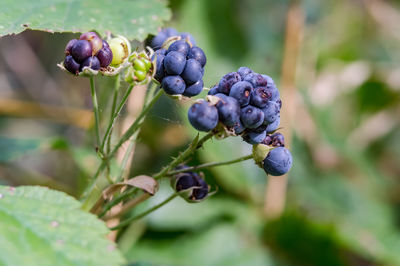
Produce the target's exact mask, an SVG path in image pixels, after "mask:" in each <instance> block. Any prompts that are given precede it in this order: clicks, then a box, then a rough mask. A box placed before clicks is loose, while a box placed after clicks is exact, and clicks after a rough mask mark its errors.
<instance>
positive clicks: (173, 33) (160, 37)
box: [150, 28, 196, 51]
mask: <svg viewBox="0 0 400 266" xmlns="http://www.w3.org/2000/svg"><path fill="white" fill-rule="evenodd" d="M178 36H180V37H181V38H182V39H184V40H186V41H189V42H190V44H191V45H193V46H195V45H196V40H195V39H194V38H193V36H192V35H191V34H190V33H188V32H182V33H179V32H178V31H177V30H176V29H174V28H165V29H162V30H161V31H159V32H158V34H157V35H156V36H155V37H154V38H153V39H151V41H150V47H151V48H153V50H154V51H156V50H158V49H160V48H161V47H162V45H163V43H164V42H165V41H166V40H167V39H168V38H171V37H178Z"/></svg>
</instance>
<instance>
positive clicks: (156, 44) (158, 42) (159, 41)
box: [150, 31, 168, 50]
mask: <svg viewBox="0 0 400 266" xmlns="http://www.w3.org/2000/svg"><path fill="white" fill-rule="evenodd" d="M167 38H168V36H167V34H166V33H165V32H164V31H160V32H159V33H158V34H157V35H156V36H155V37H154V38H153V39H152V40H151V43H150V46H151V48H153V49H154V50H158V49H160V48H161V47H162V45H163V43H164V42H165V40H166V39H167Z"/></svg>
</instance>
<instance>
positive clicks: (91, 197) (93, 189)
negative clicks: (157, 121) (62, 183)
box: [81, 90, 163, 210]
mask: <svg viewBox="0 0 400 266" xmlns="http://www.w3.org/2000/svg"><path fill="white" fill-rule="evenodd" d="M162 94H163V90H159V91H158V92H157V94H156V95H155V96H154V97H153V98H152V99H151V101H150V102H149V103H148V104H147V105H146V107H145V108H143V110H142V112H141V113H140V114H139V116H138V117H137V118H136V120H135V122H133V124H132V125H131V126H130V127H129V128H128V130H127V131H126V132H125V134H124V135H123V136H122V137H121V139H120V141H119V142H118V143H117V145H115V147H114V148H113V149H112V151H111V152H110V153H109V154H108V155H107V157H104V158H103V161H102V162H101V164H100V165H99V168H98V169H97V171H96V173H95V174H94V176H93V179H92V181H91V183H90V184H89V185H88V186H87V188H86V190H85V191H84V193H83V196H82V198H84V201H83V203H82V207H81V208H82V209H83V210H90V209H91V207H92V206H93V205H94V204H95V203H96V201H97V199H98V198H99V196H100V195H101V192H102V190H103V189H104V188H105V187H106V186H107V183H105V182H104V181H103V180H102V179H101V178H99V176H100V174H101V173H102V171H103V170H104V168H105V167H106V165H107V164H108V162H109V160H110V159H111V158H113V156H114V155H115V153H116V152H117V151H118V149H119V148H120V147H121V145H122V144H124V143H125V141H127V140H129V139H130V137H131V136H132V135H133V134H135V132H136V131H137V130H138V129H139V128H140V126H141V125H142V122H143V120H144V118H145V116H146V115H147V113H148V112H149V111H150V109H151V108H152V107H153V105H154V104H155V103H156V102H157V100H158V99H159V98H160V97H161V95H162Z"/></svg>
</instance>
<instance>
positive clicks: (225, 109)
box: [215, 93, 240, 127]
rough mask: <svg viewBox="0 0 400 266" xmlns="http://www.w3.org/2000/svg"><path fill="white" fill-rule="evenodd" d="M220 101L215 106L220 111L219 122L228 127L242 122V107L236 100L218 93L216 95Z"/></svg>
mask: <svg viewBox="0 0 400 266" xmlns="http://www.w3.org/2000/svg"><path fill="white" fill-rule="evenodd" d="M215 96H216V97H218V98H220V100H219V101H218V102H217V104H216V105H215V106H216V107H217V109H218V116H219V120H220V121H221V122H222V123H223V124H224V125H225V126H228V127H232V126H234V125H235V124H236V123H238V121H240V105H239V103H238V101H237V100H236V99H235V98H232V97H229V96H226V95H225V94H222V93H218V94H216V95H215Z"/></svg>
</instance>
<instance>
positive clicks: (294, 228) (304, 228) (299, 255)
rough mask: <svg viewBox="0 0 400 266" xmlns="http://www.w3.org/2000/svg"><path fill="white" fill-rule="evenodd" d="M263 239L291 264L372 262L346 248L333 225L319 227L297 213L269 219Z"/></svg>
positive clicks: (334, 265)
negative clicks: (272, 219)
mask: <svg viewBox="0 0 400 266" xmlns="http://www.w3.org/2000/svg"><path fill="white" fill-rule="evenodd" d="M263 239H264V241H265V242H266V243H267V244H268V245H269V246H270V247H272V249H273V250H275V251H276V253H277V254H279V255H281V256H283V257H284V258H285V259H286V260H288V261H290V262H292V263H293V264H294V265H326V266H342V265H343V266H344V265H352V264H351V262H353V261H356V260H357V261H359V262H360V263H361V262H363V263H367V264H368V265H371V264H372V263H371V262H370V261H368V260H367V259H365V258H363V257H360V256H358V255H357V254H356V253H354V252H353V251H351V250H350V249H349V248H348V247H346V246H345V245H344V244H343V243H342V242H341V241H340V240H339V239H338V238H337V235H336V232H335V230H334V227H333V226H322V225H319V224H317V223H315V222H312V221H310V220H308V219H306V218H305V217H301V216H299V215H297V214H285V215H284V216H282V217H280V218H279V219H277V220H274V221H271V222H268V223H267V224H266V225H265V228H264V232H263Z"/></svg>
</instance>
